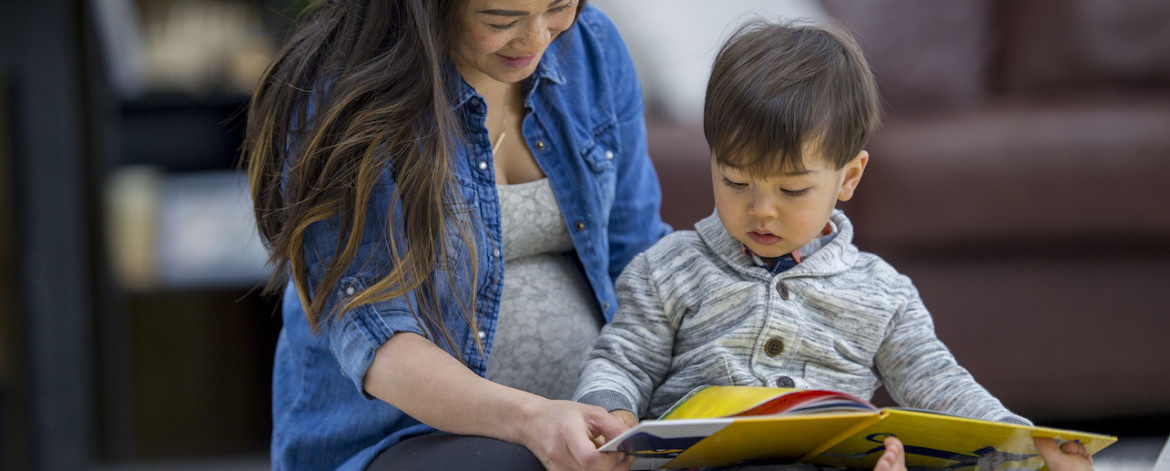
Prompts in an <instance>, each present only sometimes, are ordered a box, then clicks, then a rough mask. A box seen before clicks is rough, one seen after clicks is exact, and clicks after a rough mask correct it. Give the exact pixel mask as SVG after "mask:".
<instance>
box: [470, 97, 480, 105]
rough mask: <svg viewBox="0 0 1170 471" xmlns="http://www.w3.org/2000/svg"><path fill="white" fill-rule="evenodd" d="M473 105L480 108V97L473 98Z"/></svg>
mask: <svg viewBox="0 0 1170 471" xmlns="http://www.w3.org/2000/svg"><path fill="white" fill-rule="evenodd" d="M471 104H473V105H475V106H479V97H477V96H473V97H471Z"/></svg>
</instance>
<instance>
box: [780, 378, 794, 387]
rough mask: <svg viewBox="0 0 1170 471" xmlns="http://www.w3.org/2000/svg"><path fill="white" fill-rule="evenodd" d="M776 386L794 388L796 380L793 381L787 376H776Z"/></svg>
mask: <svg viewBox="0 0 1170 471" xmlns="http://www.w3.org/2000/svg"><path fill="white" fill-rule="evenodd" d="M776 387H778V388H795V387H796V381H793V380H792V378H789V377H787V376H781V377H779V378H776Z"/></svg>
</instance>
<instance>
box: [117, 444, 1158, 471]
mask: <svg viewBox="0 0 1170 471" xmlns="http://www.w3.org/2000/svg"><path fill="white" fill-rule="evenodd" d="M1167 441H1168V440H1167V437H1121V439H1119V440H1118V441H1117V443H1114V444H1113V445H1110V446H1109V447H1108V448H1106V449H1104V450H1102V451H1101V452H1100V453H1098V454H1097V455H1096V456H1095V457H1094V463H1093V464H1094V465H1093V468H1094V469H1095V471H1151V470H1153V467H1154V463H1155V461H1156V460H1157V459H1158V456H1159V454H1160V453H1163V448H1164V447H1165V446H1166V444H1167ZM1166 452H1170V450H1166ZM268 469H269V462H268V456H267V455H241V456H225V457H220V458H210V459H201V460H191V461H181V460H179V461H164V462H157V463H149V462H148V463H135V464H125V465H117V466H109V467H103V468H99V470H100V471H212V470H214V471H264V470H268ZM1153 471H1170V461H1167V462H1166V463H1164V466H1163V467H1162V468H1159V469H1157V470H1153Z"/></svg>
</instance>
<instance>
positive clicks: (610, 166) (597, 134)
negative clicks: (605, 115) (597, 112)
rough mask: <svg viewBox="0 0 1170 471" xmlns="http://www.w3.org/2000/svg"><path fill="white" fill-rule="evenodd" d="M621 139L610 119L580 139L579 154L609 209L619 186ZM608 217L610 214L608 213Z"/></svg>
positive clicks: (612, 120) (595, 188) (604, 205)
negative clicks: (618, 171) (618, 161)
mask: <svg viewBox="0 0 1170 471" xmlns="http://www.w3.org/2000/svg"><path fill="white" fill-rule="evenodd" d="M620 150H621V146H620V140H619V133H618V128H617V123H616V121H615V120H614V119H612V118H611V119H610V120H609V121H606V122H604V123H602V124H600V125H597V126H595V127H594V128H593V129H592V130H591V131H590V132H589V133H588V135H587V136H586V137H585V138H584V139H581V140H580V141H579V146H578V150H577V152H578V154H579V155H580V157H581V159H582V160H584V161H585V166H586V167H587V170H588V172H587V174H588V175H589V177H590V180H591V182H590V183H591V184H592V185H593V186H594V188H592V189H593V190H595V192H596V194H597V195H598V196H599V197H600V200H601V202H602V207H603V208H605V209H606V210H607V211H608V208H610V207H611V206H613V200H614V194H615V192H616V187H617V170H616V169H617V159H620V158H622V156H621V155H620ZM606 217H608V215H606Z"/></svg>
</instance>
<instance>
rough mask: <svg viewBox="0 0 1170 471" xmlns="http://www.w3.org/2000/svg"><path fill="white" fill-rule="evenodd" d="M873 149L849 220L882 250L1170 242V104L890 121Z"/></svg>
mask: <svg viewBox="0 0 1170 471" xmlns="http://www.w3.org/2000/svg"><path fill="white" fill-rule="evenodd" d="M868 149H869V151H870V155H871V158H870V163H869V167H868V168H867V169H866V173H865V176H864V178H863V180H862V182H861V185H860V186H859V188H858V193H857V195H856V197H855V198H854V202H853V206H855V207H856V210H855V211H854V214H852V215H851V216H853V217H854V219H855V223H856V224H857V226H858V236H857V237H858V240H859V241H866V242H868V243H871V244H876V245H877V246H879V247H881V248H884V249H890V248H898V247H906V248H913V247H921V246H923V244H926V245H937V246H952V245H958V246H961V245H964V244H970V243H976V242H975V241H979V243H985V244H986V243H988V242H992V241H997V240H999V241H1016V242H1036V243H1038V244H1044V243H1046V241H1047V238H1049V237H1057V238H1058V239H1060V240H1064V241H1082V242H1083V241H1094V242H1098V243H1099V240H1100V239H1098V238H1099V237H1101V236H1108V239H1107V240H1110V241H1119V240H1130V241H1143V240H1144V241H1164V240H1170V185H1167V184H1166V182H1165V181H1166V175H1170V158H1168V156H1170V100H1168V99H1165V98H1163V99H1161V100H1160V101H1159V100H1154V99H1150V100H1144V101H1143V100H1134V101H1131V102H1118V101H1102V102H1099V103H1077V104H1071V103H1064V104H1036V103H1027V104H1025V103H1015V104H1000V105H989V106H987V107H985V108H981V109H979V110H977V111H971V112H968V113H961V114H960V113H956V114H951V115H947V116H945V117H939V116H936V117H933V118H930V117H924V118H921V119H919V118H914V119H899V120H891V121H890V122H888V123H887V124H886V126H885V127H883V128H881V129H879V130H878V132H877V133H876V134H875V135H874V137H873V138H872V139H871V140H870V145H869V146H868ZM1162 245H1164V244H1162Z"/></svg>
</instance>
